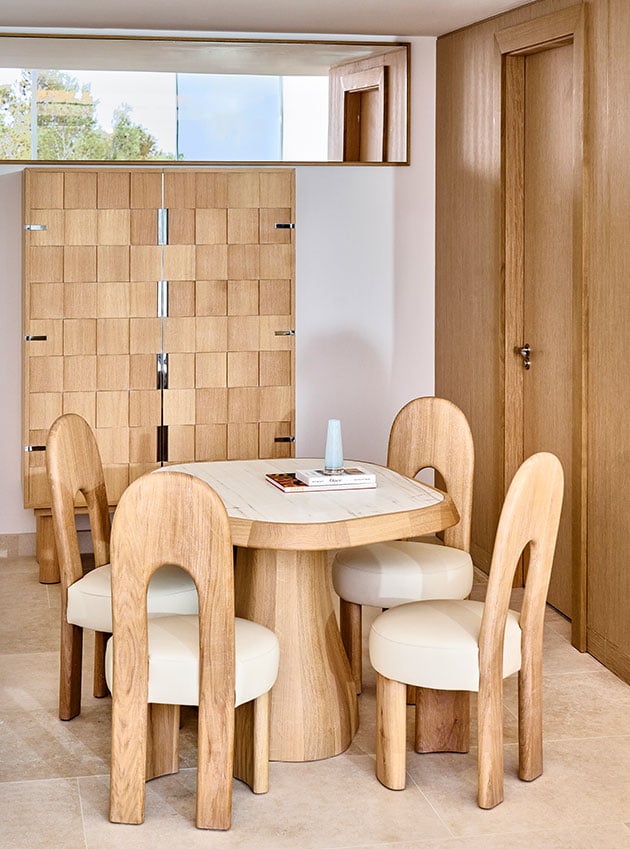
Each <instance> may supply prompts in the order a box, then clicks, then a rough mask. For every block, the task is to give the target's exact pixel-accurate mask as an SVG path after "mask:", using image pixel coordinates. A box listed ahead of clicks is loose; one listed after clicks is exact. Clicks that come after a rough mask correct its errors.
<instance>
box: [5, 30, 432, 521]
mask: <svg viewBox="0 0 630 849" xmlns="http://www.w3.org/2000/svg"><path fill="white" fill-rule="evenodd" d="M412 43H413V48H412V61H411V69H412V81H411V90H412V92H413V103H412V128H411V139H412V148H411V161H412V165H411V166H410V167H394V168H378V167H369V166H356V167H355V166H347V167H341V166H340V167H335V166H319V167H318V166H313V167H298V168H297V178H296V181H297V230H296V238H297V256H296V262H297V274H296V293H297V294H296V329H297V336H296V384H297V386H296V393H297V397H296V403H297V434H296V435H297V446H296V450H297V452H298V453H299V454H302V455H305V456H307V455H314V456H318V455H322V454H323V450H324V439H325V426H326V420H327V419H329V418H340V419H341V420H342V427H343V439H344V449H345V454H346V457H348V458H355V459H357V458H363V459H366V460H373V461H376V462H382V461H384V459H385V452H386V446H387V434H388V431H389V425H390V423H391V420H392V418H393V416H394V414H395V412H396V410H398V408H399V407H400V406H402V404H404V403H405V402H406V401H408V400H409V399H410V398H413V397H415V396H416V395H421V394H432V392H433V386H434V353H433V352H434V331H433V321H434V217H435V216H434V207H435V200H434V198H435V194H434V173H435V167H434V134H435V133H434V130H435V40H434V39H432V38H417V39H412ZM21 170H22V169H21V168H20V167H0V257H1V262H2V265H1V268H0V274H1V277H0V279H1V281H2V284H1V285H2V309H1V310H0V364H1V366H2V367H1V368H0V398H1V399H2V408H1V413H2V414H1V415H0V534H15V533H29V532H32V531H33V530H34V526H35V524H34V520H33V515H32V512H31V511H26V510H24V509H23V508H22V490H21V458H22V445H21V425H20V415H21V413H20V405H21V397H22V396H21V383H22V375H21V363H20V356H21V354H20V351H21V328H22V319H21V286H22V284H21V270H20V269H21V236H22V234H21V229H20V228H21Z"/></svg>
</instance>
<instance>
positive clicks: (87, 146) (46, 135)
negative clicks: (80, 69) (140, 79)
mask: <svg viewBox="0 0 630 849" xmlns="http://www.w3.org/2000/svg"><path fill="white" fill-rule="evenodd" d="M32 80H33V74H31V72H30V71H27V70H23V71H22V72H21V74H20V78H19V79H18V80H17V81H16V82H15V83H13V84H10V85H4V86H0V158H2V159H31V158H33V157H32V155H31V150H32V137H31V128H32V111H33V108H34V106H36V112H37V123H36V128H37V156H36V158H37V159H41V160H59V161H68V160H125V161H133V160H154V159H173V156H172V154H168V153H164V152H163V151H161V150H160V149H159V147H158V144H157V141H156V139H155V138H154V137H153V136H152V135H151V134H150V133H149V132H148V131H147V130H146V129H145V128H144V127H142V126H141V125H140V124H136V123H134V122H133V121H132V119H131V113H132V108H131V107H130V106H129V105H128V104H125V103H123V104H121V105H120V106H119V107H118V109H116V110H115V112H114V121H113V126H112V131H111V132H107V131H106V130H104V129H103V128H102V127H100V126H99V124H98V122H97V119H96V106H97V101H95V100H94V99H93V98H92V95H91V92H90V86H89V85H83V86H82V85H80V83H79V82H78V80H77V79H76V78H74V77H73V76H72V75H71V74H67V73H65V72H63V71H50V70H49V71H39V72H37V92H36V98H35V100H34V101H33V96H32Z"/></svg>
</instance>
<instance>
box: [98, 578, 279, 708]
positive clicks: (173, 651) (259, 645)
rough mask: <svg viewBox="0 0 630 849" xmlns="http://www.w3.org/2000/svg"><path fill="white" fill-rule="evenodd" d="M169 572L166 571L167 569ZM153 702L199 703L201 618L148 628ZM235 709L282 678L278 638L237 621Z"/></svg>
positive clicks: (158, 621)
mask: <svg viewBox="0 0 630 849" xmlns="http://www.w3.org/2000/svg"><path fill="white" fill-rule="evenodd" d="M163 568H165V567H163ZM148 627H149V631H148V640H149V644H148V657H149V690H148V697H147V701H148V702H149V704H175V705H198V704H199V617H198V616H196V615H191V614H188V615H184V616H162V617H159V618H152V619H151V621H150V622H149V624H148ZM234 640H235V658H236V660H235V664H236V665H235V680H234V703H235V707H238V706H239V705H242V704H244V703H245V702H249V701H251V700H252V699H255V698H257V697H258V696H259V695H260V694H261V693H266V692H267V691H268V690H270V689H271V688H272V686H273V684H274V682H275V680H276V677H277V675H278V659H279V648H278V638H277V637H276V635H275V634H274V633H273V631H270V630H269V629H268V628H264V627H263V626H262V625H258V624H256V622H250V621H249V620H248V619H239V618H237V619H236V624H235V631H234ZM113 647H114V638H113V637H112V639H110V640H109V641H108V643H107V651H106V653H105V676H106V679H107V683H108V685H109V686H110V689H111V685H112V680H113V655H114V651H113Z"/></svg>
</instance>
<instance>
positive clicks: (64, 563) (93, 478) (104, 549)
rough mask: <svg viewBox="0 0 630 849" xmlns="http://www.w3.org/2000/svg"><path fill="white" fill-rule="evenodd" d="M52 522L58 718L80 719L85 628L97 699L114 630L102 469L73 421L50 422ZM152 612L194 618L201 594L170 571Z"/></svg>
mask: <svg viewBox="0 0 630 849" xmlns="http://www.w3.org/2000/svg"><path fill="white" fill-rule="evenodd" d="M46 464H47V471H48V481H49V484H50V491H51V495H52V520H53V528H54V533H55V544H56V546H57V553H58V557H59V572H60V579H61V646H60V678H59V718H60V719H72V718H73V717H75V716H77V715H78V714H79V713H80V712H81V671H82V655H83V628H91V629H93V630H94V631H95V632H96V634H95V644H94V695H95V696H96V697H97V698H98V697H101V696H105V695H107V693H108V689H107V684H106V682H105V675H104V668H103V659H104V655H105V644H106V641H107V637H108V636H109V634H110V633H111V630H112V611H111V568H110V565H109V535H110V518H109V506H108V503H107V492H106V490H105V479H104V476H103V466H102V464H101V458H100V454H99V451H98V446H97V444H96V439H95V438H94V434H93V433H92V431H91V429H90V426H89V425H88V423H87V422H86V421H85V419H83V418H81V416H77V415H74V414H66V415H63V416H60V417H59V418H58V419H57V420H56V421H55V422H53V425H52V427H51V428H50V431H49V434H48V440H47V444H46ZM79 493H81V494H82V495H83V497H84V499H85V503H86V504H87V508H88V516H89V520H90V530H91V533H92V544H93V548H94V562H95V567H96V568H94V569H93V570H92V571H88V572H85V573H84V568H83V564H82V562H81V555H80V553H79V540H78V535H77V529H76V523H75V514H74V507H75V499H76V498H77V496H78V495H79ZM149 609H150V611H151V613H152V614H154V613H194V612H196V611H197V591H196V589H195V586H194V584H193V582H192V581H191V579H190V578H189V577H188V576H187V575H185V574H183V573H182V572H180V571H179V570H177V569H175V568H173V567H170V568H169V569H167V570H165V571H163V572H162V573H161V574H160V575H159V576H156V580H155V581H154V582H153V583H152V584H151V588H150V591H149Z"/></svg>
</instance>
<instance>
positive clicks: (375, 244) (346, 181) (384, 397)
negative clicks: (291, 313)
mask: <svg viewBox="0 0 630 849" xmlns="http://www.w3.org/2000/svg"><path fill="white" fill-rule="evenodd" d="M412 44H413V47H412V56H411V71H412V78H411V91H412V95H413V100H412V106H411V163H412V164H411V165H410V166H409V167H408V168H402V167H401V168H375V167H370V166H352V167H332V166H327V167H326V168H317V167H312V168H299V169H298V173H297V231H296V233H297V257H296V260H297V275H296V279H297V286H296V289H297V295H296V301H297V317H296V329H297V336H296V346H297V347H296V352H297V358H296V359H297V369H296V370H297V378H296V384H297V445H296V450H297V452H298V454H302V455H303V456H319V455H321V454H322V453H323V450H324V441H325V430H326V420H327V419H329V418H339V419H341V421H342V434H343V443H344V453H345V456H346V457H347V458H353V459H361V458H362V459H364V460H372V461H375V462H384V461H385V455H386V450H387V437H388V433H389V427H390V425H391V422H392V419H393V417H394V414H395V413H396V411H397V410H398V409H399V408H400V407H401V406H402V405H403V404H404V403H406V402H407V401H409V400H410V399H411V398H414V397H416V396H417V395H424V394H427V395H431V394H433V391H434V314H435V309H434V279H435V250H434V243H435V238H434V236H435V229H434V224H435V40H434V39H431V38H417V39H412Z"/></svg>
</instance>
